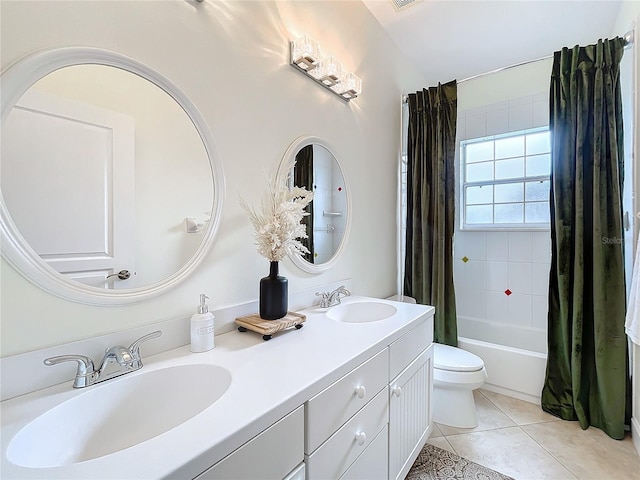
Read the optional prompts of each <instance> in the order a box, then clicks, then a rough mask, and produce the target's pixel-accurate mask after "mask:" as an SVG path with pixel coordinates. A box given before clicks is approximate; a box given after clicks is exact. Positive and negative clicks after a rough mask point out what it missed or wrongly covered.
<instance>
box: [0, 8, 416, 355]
mask: <svg viewBox="0 0 640 480" xmlns="http://www.w3.org/2000/svg"><path fill="white" fill-rule="evenodd" d="M0 8H1V18H0V22H1V25H0V26H1V29H0V30H1V34H0V35H1V38H0V40H1V52H0V53H1V55H0V58H1V62H2V69H3V71H4V70H5V69H6V68H7V67H8V66H9V65H10V64H12V63H14V62H16V61H17V60H19V59H20V58H22V57H24V56H25V55H28V54H31V53H34V52H36V51H39V50H42V49H46V48H53V47H61V46H69V45H82V46H93V47H99V48H104V49H108V50H112V51H115V52H118V53H121V54H124V55H127V56H130V57H132V58H135V59H136V60H138V61H140V62H143V63H145V64H147V65H149V66H151V67H152V68H154V69H156V70H157V71H159V72H160V73H162V74H163V75H165V76H166V77H168V78H169V79H170V80H172V81H173V82H174V83H175V84H176V85H178V87H179V88H181V89H182V91H183V92H184V93H185V94H186V95H187V96H188V97H189V98H190V99H191V100H192V101H193V102H194V103H195V105H196V106H197V107H198V109H199V110H200V112H201V113H202V114H203V116H204V118H205V119H206V121H207V122H208V124H209V126H210V128H211V131H212V132H213V135H214V138H215V139H216V145H217V149H218V151H219V153H220V157H221V160H222V163H223V166H224V170H225V179H226V187H227V193H226V197H225V198H224V208H223V215H222V218H221V224H220V230H219V233H218V237H217V240H216V242H215V244H214V246H213V248H212V250H211V252H210V253H209V255H208V256H207V257H206V259H205V261H204V262H203V264H202V265H201V267H200V268H199V269H198V271H197V272H196V273H195V274H194V275H193V276H192V277H191V278H189V279H188V280H187V281H186V282H184V283H183V284H182V285H180V286H179V287H178V288H176V289H175V290H173V291H171V292H170V293H167V294H165V295H163V296H161V297H158V298H155V299H151V300H148V301H145V302H142V303H139V304H136V305H132V306H127V307H110V308H106V307H105V308H100V307H92V306H86V305H81V304H76V303H72V302H68V301H65V300H62V299H59V298H57V297H54V296H52V295H49V294H47V293H44V292H43V291H41V290H39V289H38V288H36V287H34V286H33V285H32V284H30V283H29V282H28V281H27V280H25V279H24V278H22V277H21V276H20V275H19V274H17V273H16V272H15V271H14V270H13V269H12V268H11V267H10V266H8V264H6V263H4V261H3V263H2V265H1V289H2V290H1V298H2V303H1V306H0V308H1V310H0V313H1V318H2V325H1V328H2V332H1V333H2V335H1V344H0V347H1V350H2V356H8V355H12V354H16V353H19V352H25V351H30V350H34V349H38V348H42V347H45V346H50V345H57V344H60V343H65V342H70V341H73V340H76V339H82V338H88V337H92V336H95V335H98V334H101V333H107V332H114V331H118V330H122V329H126V328H132V327H135V326H140V325H145V324H149V323H152V322H155V321H159V320H164V319H170V318H175V317H181V316H185V315H189V314H190V313H191V312H192V311H194V309H195V307H196V305H197V302H198V294H200V293H206V294H208V295H209V296H210V297H211V298H212V300H213V302H212V308H220V307H223V306H228V305H234V304H238V303H244V302H247V301H252V300H255V299H256V298H257V290H258V281H259V279H260V278H261V277H262V276H264V275H265V274H266V273H267V270H268V263H267V261H266V260H265V259H263V258H262V257H260V256H259V255H258V254H257V253H256V251H255V247H254V245H253V231H252V228H251V226H250V223H249V221H248V219H247V217H246V214H245V213H244V211H243V210H242V209H241V208H240V206H239V203H238V195H239V194H241V195H242V196H243V197H244V198H245V199H246V200H248V201H249V202H257V201H258V199H259V198H260V196H261V194H262V192H263V190H264V188H265V181H264V178H265V175H266V174H270V173H272V172H273V171H275V169H276V168H277V166H278V163H279V161H280V158H281V157H282V155H283V154H284V152H285V150H286V148H287V146H288V145H289V144H290V143H291V142H292V141H293V140H294V139H296V138H297V137H299V136H300V135H303V134H310V135H316V136H319V137H322V138H324V139H325V140H327V141H328V142H329V143H330V144H331V145H332V146H333V147H334V152H335V154H336V156H337V157H338V160H339V161H340V162H341V164H342V166H343V169H344V173H345V177H346V181H347V184H348V187H349V188H350V190H351V195H352V202H353V217H352V218H353V223H352V228H351V235H350V238H349V242H348V244H347V246H346V248H345V251H344V253H343V256H342V257H341V258H340V260H339V261H338V262H337V263H336V264H335V266H334V267H333V268H331V269H330V270H329V271H327V272H325V273H322V274H320V275H309V274H305V273H303V272H301V271H299V270H298V269H297V268H296V267H295V266H293V264H292V263H290V262H289V261H285V262H283V265H282V266H281V269H280V271H281V272H282V273H281V274H284V275H285V276H287V277H288V278H289V288H290V289H291V291H299V290H302V289H306V288H311V287H313V286H316V285H322V284H327V283H330V282H333V281H338V280H340V279H344V278H352V279H353V284H352V287H353V291H354V293H359V294H367V295H372V296H379V297H386V296H388V295H391V294H392V293H394V292H395V278H396V266H395V255H394V252H395V246H396V235H395V203H396V175H395V172H396V165H397V152H398V148H399V133H398V124H399V120H400V109H399V108H398V105H399V101H400V96H401V94H402V93H403V92H405V91H415V90H417V89H419V88H422V87H423V86H424V78H422V76H421V75H420V74H419V73H418V72H417V70H415V69H414V68H413V67H411V66H410V65H409V63H408V62H406V61H404V60H403V58H402V56H401V55H400V54H399V52H398V50H397V48H396V47H395V45H394V44H393V42H392V41H391V40H390V39H389V37H388V36H387V35H386V34H385V33H384V32H383V30H382V28H381V27H380V26H379V24H378V23H377V22H376V21H375V19H374V18H373V16H372V15H371V13H370V12H369V11H368V10H367V8H366V7H365V6H364V5H363V4H361V3H360V2H341V1H335V2H332V1H328V2H324V1H322V2H297V1H291V2H288V1H287V2H285V1H282V2H271V1H259V2H236V1H233V2H210V1H208V0H205V2H204V3H202V4H200V3H196V2H193V1H185V0H172V1H139V2H119V1H98V2H75V1H69V2H66V1H56V2H48V1H43V2H6V1H3V2H1V3H0ZM305 33H306V34H309V35H310V36H311V37H312V38H314V39H316V40H317V41H318V42H319V44H320V46H321V48H323V49H324V50H325V51H327V52H330V53H332V54H333V55H335V56H336V57H338V58H339V59H340V60H341V61H342V62H343V63H344V64H345V67H346V68H347V69H348V70H350V71H355V72H356V73H357V74H358V75H359V76H360V77H361V78H362V79H363V82H364V86H363V90H364V91H363V94H362V96H361V97H360V98H358V99H356V100H354V101H352V102H350V103H345V102H343V101H341V100H340V99H338V98H337V97H336V96H334V95H333V94H331V93H329V92H327V91H325V90H324V89H322V88H321V87H319V86H318V85H316V84H314V83H313V82H312V81H310V80H309V79H307V78H305V77H304V76H302V75H300V73H298V72H296V71H295V70H294V69H293V68H291V67H290V66H289V65H288V55H289V46H288V43H289V41H290V40H291V39H294V38H297V37H298V36H300V35H302V34H305ZM373 239H375V241H372V240H373Z"/></svg>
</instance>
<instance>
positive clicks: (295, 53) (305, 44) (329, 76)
mask: <svg viewBox="0 0 640 480" xmlns="http://www.w3.org/2000/svg"><path fill="white" fill-rule="evenodd" d="M290 47H291V62H290V63H291V66H292V67H294V68H296V69H297V70H299V71H301V72H302V73H304V74H305V75H306V76H308V77H309V78H312V79H313V80H315V81H316V82H317V83H319V84H320V85H322V86H323V87H325V88H326V89H328V90H330V91H332V92H333V93H335V94H336V95H338V96H339V97H340V98H342V99H343V100H345V101H347V102H348V101H349V100H351V99H352V98H356V97H357V96H358V95H360V94H361V93H362V80H361V79H360V77H358V76H357V75H356V74H354V73H347V72H345V71H344V68H343V66H342V64H341V63H340V62H339V61H338V60H336V58H335V57H332V56H328V57H324V58H323V57H322V56H321V55H320V48H319V47H318V44H317V43H316V42H315V41H314V40H313V39H311V38H310V37H309V36H308V35H304V36H302V37H300V38H298V39H297V40H294V41H292V42H291V43H290Z"/></svg>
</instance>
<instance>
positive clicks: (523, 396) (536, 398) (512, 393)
mask: <svg viewBox="0 0 640 480" xmlns="http://www.w3.org/2000/svg"><path fill="white" fill-rule="evenodd" d="M480 390H481V391H482V390H487V391H489V392H495V393H500V394H502V395H506V396H507V397H512V398H517V399H518V400H522V401H525V402H529V403H533V404H535V405H538V406H540V402H541V397H540V395H531V394H528V393H524V392H519V391H517V390H512V389H510V388H504V387H499V386H498V385H492V384H490V383H485V384H484V385H483V386H482V388H480Z"/></svg>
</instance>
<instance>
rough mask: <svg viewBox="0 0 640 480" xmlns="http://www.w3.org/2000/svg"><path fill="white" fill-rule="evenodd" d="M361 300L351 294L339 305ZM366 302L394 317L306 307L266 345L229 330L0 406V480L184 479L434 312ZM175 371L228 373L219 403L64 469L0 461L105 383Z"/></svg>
mask: <svg viewBox="0 0 640 480" xmlns="http://www.w3.org/2000/svg"><path fill="white" fill-rule="evenodd" d="M366 299H367V298H366V297H357V296H352V297H349V298H346V299H343V301H342V302H343V303H351V302H356V301H362V300H366ZM371 300H374V299H371ZM375 301H377V302H383V303H389V304H393V305H394V306H395V307H396V308H397V313H396V314H395V315H393V316H392V317H390V318H388V319H385V320H381V321H377V322H369V323H343V322H337V321H334V320H331V319H329V318H327V316H326V315H325V311H326V310H325V309H317V308H311V309H307V310H303V311H302V313H304V314H305V315H306V316H307V320H306V322H305V323H304V328H301V329H299V330H295V329H290V330H287V331H285V332H281V333H278V334H275V335H274V336H273V338H272V339H271V340H269V341H264V340H263V339H262V336H261V335H259V334H257V333H254V332H244V333H240V332H238V331H234V332H230V333H226V334H224V335H219V336H216V348H214V349H213V350H211V351H209V352H205V353H191V352H189V346H188V345H187V346H184V347H181V348H177V349H174V350H170V351H168V352H164V353H161V354H157V355H154V356H150V357H147V358H144V357H143V361H144V364H145V365H144V367H143V368H142V369H141V370H139V371H137V372H134V373H131V374H128V375H124V376H122V377H118V378H116V379H113V380H109V381H108V382H105V383H104V384H98V385H95V386H92V387H88V388H87V389H73V388H72V387H71V382H67V383H65V384H61V385H56V386H54V387H50V388H46V389H43V390H39V391H37V392H33V393H30V394H28V395H24V396H21V397H17V398H13V399H11V400H7V401H5V402H2V404H0V406H1V414H2V418H1V422H2V453H3V455H2V464H1V470H0V471H1V475H2V478H3V479H5V480H9V479H18V478H25V479H32V478H40V479H45V478H46V479H57V478H64V479H89V478H105V479H128V478H131V479H147V478H149V479H157V478H163V477H171V478H193V477H195V476H197V475H198V474H200V473H202V472H203V471H204V470H206V469H207V468H209V467H210V466H212V465H213V464H215V463H216V462H218V461H219V460H221V459H222V458H224V457H225V456H226V455H228V454H229V453H231V452H232V451H234V450H235V449H236V448H238V447H239V446H241V445H242V444H244V443H245V442H247V441H248V440H250V439H251V438H253V437H254V436H256V435H257V434H258V433H260V432H261V431H263V430H264V429H266V428H267V427H269V426H270V425H272V424H273V423H275V422H276V421H277V420H279V419H280V418H282V417H283V416H284V415H286V414H287V413H289V412H291V411H292V410H294V409H295V408H297V407H299V406H300V405H302V404H303V403H304V402H305V401H306V400H308V399H309V398H311V397H312V396H314V395H316V394H317V393H319V392H320V391H322V390H323V389H324V388H326V387H328V386H329V385H331V384H332V383H333V382H335V381H336V380H338V379H339V378H340V377H342V376H343V375H344V374H346V373H348V372H349V371H350V370H351V369H353V368H354V367H356V366H358V365H359V364H360V363H362V362H363V361H364V360H366V359H367V358H369V357H371V356H372V355H373V354H375V353H377V352H379V351H381V350H382V349H384V348H385V347H387V346H388V345H389V344H391V343H392V342H394V341H395V340H397V339H398V338H400V337H401V336H402V335H403V334H404V333H406V332H407V331H409V330H410V329H411V328H413V327H414V326H416V325H417V324H418V323H419V322H420V321H423V320H424V319H426V318H428V317H431V316H432V315H433V312H434V308H433V307H428V306H424V305H415V304H408V303H398V302H391V301H388V300H379V299H375ZM430 321H432V320H430ZM184 364H214V365H219V366H221V367H224V368H226V369H227V370H228V371H229V372H230V373H231V376H232V380H231V385H230V387H229V389H228V390H227V391H226V393H225V394H224V395H223V396H222V397H221V398H220V399H219V400H217V401H216V402H215V403H214V404H212V405H211V406H210V407H208V408H207V409H205V410H204V411H202V412H201V413H200V414H198V415H196V416H195V417H193V418H191V419H189V420H187V421H186V422H184V423H183V424H181V425H179V426H178V427H176V428H173V429H172V430H169V431H167V432H165V433H163V434H161V435H158V436H157V437H154V438H152V439H150V440H147V441H145V442H142V443H140V444H138V445H136V446H134V447H131V448H127V449H125V450H121V451H119V452H116V453H113V454H111V455H106V456H103V457H100V458H96V459H93V460H89V461H85V462H81V463H77V464H73V465H66V466H62V467H53V468H24V467H20V466H17V465H14V464H12V463H11V462H9V461H8V460H7V458H6V450H7V447H8V444H9V442H10V441H11V439H12V437H13V436H14V435H15V434H16V433H17V432H18V431H19V430H20V429H21V428H23V427H24V426H25V425H26V424H28V423H29V422H30V421H31V420H33V419H35V418H36V417H37V416H39V415H41V414H43V413H44V412H46V411H48V410H50V409H51V408H53V407H55V406H56V405H58V404H60V403H62V402H63V401H65V400H68V399H71V398H73V397H75V396H77V395H81V394H82V393H83V391H86V390H88V389H99V388H100V387H101V386H102V385H106V384H108V383H110V382H118V381H126V379H127V378H128V377H131V376H133V375H140V374H144V373H145V372H149V371H151V370H156V369H161V368H166V367H169V366H175V365H184ZM176 408H180V405H176ZM123 427H124V428H132V427H129V426H123ZM101 441H105V442H108V439H101Z"/></svg>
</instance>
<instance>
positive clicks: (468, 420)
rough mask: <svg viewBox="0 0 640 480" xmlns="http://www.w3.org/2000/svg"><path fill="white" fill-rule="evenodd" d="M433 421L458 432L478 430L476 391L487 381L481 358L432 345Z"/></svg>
mask: <svg viewBox="0 0 640 480" xmlns="http://www.w3.org/2000/svg"><path fill="white" fill-rule="evenodd" d="M433 347H434V350H433V421H434V422H437V423H441V424H443V425H449V426H451V427H458V428H474V427H477V426H478V420H477V419H476V405H475V402H474V401H473V391H474V390H475V389H476V388H480V387H481V386H482V385H484V382H485V381H486V380H487V371H486V370H485V368H484V362H483V361H482V359H481V358H480V357H478V356H477V355H474V354H473V353H471V352H467V351H466V350H462V349H461V348H456V347H451V346H449V345H442V344H439V343H434V344H433Z"/></svg>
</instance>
